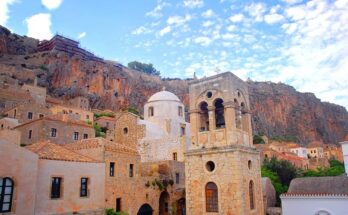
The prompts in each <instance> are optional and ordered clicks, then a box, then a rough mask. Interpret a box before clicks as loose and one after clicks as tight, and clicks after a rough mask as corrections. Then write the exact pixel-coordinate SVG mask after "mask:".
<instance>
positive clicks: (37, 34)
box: [24, 13, 53, 40]
mask: <svg viewBox="0 0 348 215" xmlns="http://www.w3.org/2000/svg"><path fill="white" fill-rule="evenodd" d="M24 22H25V23H26V24H27V28H28V33H27V36H28V37H34V38H36V39H40V40H44V39H51V37H52V36H53V34H52V32H51V29H50V28H51V24H52V23H51V15H50V14H48V13H38V14H35V15H33V16H31V17H28V18H26V19H25V20H24Z"/></svg>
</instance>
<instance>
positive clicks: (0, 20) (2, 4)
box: [0, 0, 17, 26]
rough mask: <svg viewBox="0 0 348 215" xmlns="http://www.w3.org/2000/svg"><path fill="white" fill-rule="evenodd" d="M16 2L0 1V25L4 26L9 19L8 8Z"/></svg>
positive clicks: (14, 0) (12, 0)
mask: <svg viewBox="0 0 348 215" xmlns="http://www.w3.org/2000/svg"><path fill="white" fill-rule="evenodd" d="M16 2H17V0H1V1H0V25H2V26H6V23H7V20H8V19H9V18H10V16H9V13H10V10H9V6H10V5H11V4H14V3H16Z"/></svg>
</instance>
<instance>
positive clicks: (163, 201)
mask: <svg viewBox="0 0 348 215" xmlns="http://www.w3.org/2000/svg"><path fill="white" fill-rule="evenodd" d="M158 212H159V213H158V214H159V215H168V214H169V193H168V192H167V191H163V192H162V193H161V196H160V198H159V210H158Z"/></svg>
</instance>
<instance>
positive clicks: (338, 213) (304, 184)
mask: <svg viewBox="0 0 348 215" xmlns="http://www.w3.org/2000/svg"><path fill="white" fill-rule="evenodd" d="M280 198H281V201H282V212H283V215H294V214H296V215H347V214H348V177H346V176H335V177H311V178H296V179H294V180H292V181H291V183H290V187H289V190H288V192H287V193H286V194H282V195H281V196H280Z"/></svg>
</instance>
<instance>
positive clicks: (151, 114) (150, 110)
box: [148, 107, 154, 117]
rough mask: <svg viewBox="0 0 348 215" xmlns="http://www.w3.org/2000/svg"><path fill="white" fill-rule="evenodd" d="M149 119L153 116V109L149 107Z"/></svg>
mask: <svg viewBox="0 0 348 215" xmlns="http://www.w3.org/2000/svg"><path fill="white" fill-rule="evenodd" d="M148 115H149V117H151V116H153V115H154V109H153V107H149V113H148Z"/></svg>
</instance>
